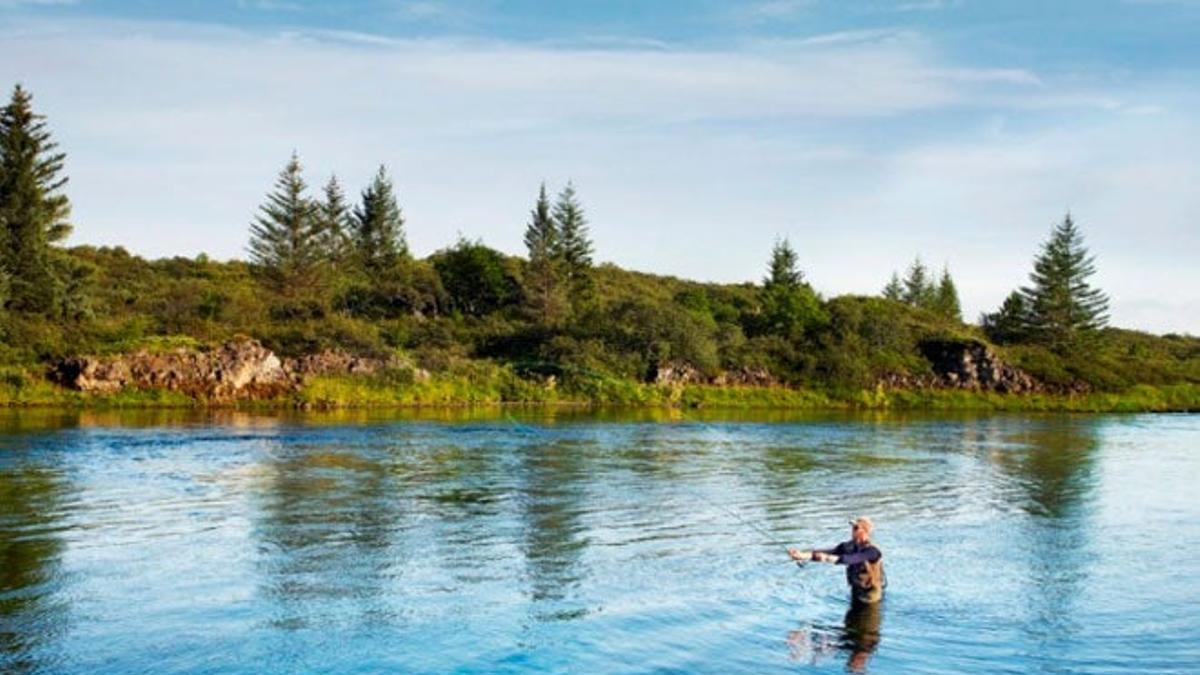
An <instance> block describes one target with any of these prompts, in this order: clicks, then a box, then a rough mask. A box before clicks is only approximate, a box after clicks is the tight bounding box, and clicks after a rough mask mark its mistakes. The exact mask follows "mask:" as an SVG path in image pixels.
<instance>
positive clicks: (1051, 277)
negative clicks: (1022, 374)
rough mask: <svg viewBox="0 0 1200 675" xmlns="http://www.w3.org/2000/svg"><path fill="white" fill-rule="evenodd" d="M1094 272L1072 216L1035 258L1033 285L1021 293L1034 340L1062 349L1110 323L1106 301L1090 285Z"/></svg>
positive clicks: (1067, 218)
mask: <svg viewBox="0 0 1200 675" xmlns="http://www.w3.org/2000/svg"><path fill="white" fill-rule="evenodd" d="M1095 272H1096V265H1095V257H1094V256H1092V255H1091V254H1090V253H1088V250H1087V248H1086V247H1084V245H1083V235H1082V234H1081V233H1080V232H1079V230H1078V228H1076V227H1075V221H1074V220H1073V219H1072V218H1071V214H1070V213H1068V214H1067V215H1066V216H1065V217H1064V218H1063V221H1062V223H1060V224H1058V225H1057V226H1055V228H1054V230H1053V231H1052V232H1051V234H1050V239H1049V240H1048V241H1047V242H1046V243H1044V244H1043V245H1042V251H1041V253H1039V254H1038V255H1037V257H1036V258H1034V261H1033V272H1032V273H1030V275H1029V280H1030V281H1031V282H1032V285H1031V286H1028V287H1024V288H1022V289H1021V295H1022V296H1024V299H1025V304H1026V305H1027V307H1028V320H1029V329H1030V331H1031V333H1032V337H1033V338H1034V339H1036V340H1038V341H1039V342H1042V343H1043V344H1046V345H1049V346H1050V347H1052V348H1062V347H1066V346H1068V345H1069V344H1071V343H1072V342H1074V340H1075V338H1077V337H1080V336H1082V335H1085V334H1087V333H1090V332H1092V331H1095V330H1097V329H1099V328H1103V327H1104V326H1105V325H1106V324H1107V323H1108V297H1107V296H1106V295H1105V294H1104V293H1103V292H1102V291H1101V290H1100V289H1098V288H1093V287H1092V286H1091V285H1089V284H1088V282H1087V279H1088V277H1090V276H1092V275H1093V274H1095Z"/></svg>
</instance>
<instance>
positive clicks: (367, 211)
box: [351, 166, 408, 275]
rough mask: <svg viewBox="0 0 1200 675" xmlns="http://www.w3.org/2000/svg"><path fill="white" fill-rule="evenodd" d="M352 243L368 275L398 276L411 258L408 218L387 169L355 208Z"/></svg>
mask: <svg viewBox="0 0 1200 675" xmlns="http://www.w3.org/2000/svg"><path fill="white" fill-rule="evenodd" d="M351 241H352V243H353V247H354V252H355V255H356V257H357V258H358V261H359V264H360V265H361V266H362V269H363V271H364V272H366V273H367V274H368V275H376V274H380V273H383V274H390V273H394V272H395V271H396V270H397V269H399V266H400V264H401V263H402V262H403V261H404V260H406V259H407V258H408V244H407V242H405V239H404V217H403V215H402V214H401V212H400V206H399V205H398V204H397V203H396V195H395V189H394V188H393V187H392V181H391V179H390V178H389V177H388V174H387V169H386V168H385V167H383V166H380V167H379V171H378V172H377V173H376V174H375V178H374V179H373V180H372V181H371V184H370V185H369V186H367V189H366V190H363V193H362V203H361V204H359V206H357V207H356V208H355V209H354V220H353V232H352V233H351Z"/></svg>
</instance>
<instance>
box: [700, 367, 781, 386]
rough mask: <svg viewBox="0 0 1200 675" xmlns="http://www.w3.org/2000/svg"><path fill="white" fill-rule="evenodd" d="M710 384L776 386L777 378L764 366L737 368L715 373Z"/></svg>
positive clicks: (777, 384) (777, 383)
mask: <svg viewBox="0 0 1200 675" xmlns="http://www.w3.org/2000/svg"><path fill="white" fill-rule="evenodd" d="M712 384H715V385H717V386H730V387H777V386H779V380H777V379H775V376H774V375H772V374H771V371H769V370H767V369H766V368H761V367H759V368H751V367H744V368H737V369H735V370H727V371H725V372H723V373H719V374H717V376H716V377H714V378H713V379H712Z"/></svg>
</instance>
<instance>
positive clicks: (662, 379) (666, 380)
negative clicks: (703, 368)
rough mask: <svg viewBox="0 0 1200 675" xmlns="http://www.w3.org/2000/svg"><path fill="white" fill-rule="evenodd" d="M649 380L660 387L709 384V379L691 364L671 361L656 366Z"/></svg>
mask: <svg viewBox="0 0 1200 675" xmlns="http://www.w3.org/2000/svg"><path fill="white" fill-rule="evenodd" d="M649 380H650V381H651V382H653V383H654V384H660V385H679V384H703V383H705V382H708V377H706V376H705V375H704V373H702V372H700V369H698V368H696V366H693V365H692V364H690V363H687V362H685V361H670V362H667V363H662V364H659V365H658V366H656V367H655V368H654V369H653V370H652V371H651V373H650V377H649Z"/></svg>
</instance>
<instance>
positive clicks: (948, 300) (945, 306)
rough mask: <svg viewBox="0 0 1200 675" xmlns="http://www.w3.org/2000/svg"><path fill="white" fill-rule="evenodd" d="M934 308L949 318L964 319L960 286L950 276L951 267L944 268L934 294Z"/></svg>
mask: <svg viewBox="0 0 1200 675" xmlns="http://www.w3.org/2000/svg"><path fill="white" fill-rule="evenodd" d="M933 295H934V300H933V310H934V311H936V312H937V313H938V314H941V315H942V316H944V317H946V318H947V319H954V320H955V321H962V306H961V305H960V304H959V302H958V288H956V287H955V285H954V280H953V279H951V278H950V269H949V268H947V267H943V268H942V278H941V280H940V281H939V282H938V285H937V291H936V292H935V293H934V294H933Z"/></svg>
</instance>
